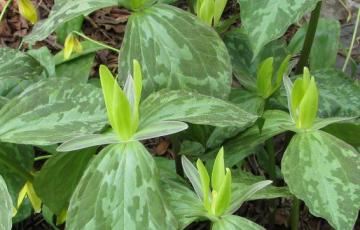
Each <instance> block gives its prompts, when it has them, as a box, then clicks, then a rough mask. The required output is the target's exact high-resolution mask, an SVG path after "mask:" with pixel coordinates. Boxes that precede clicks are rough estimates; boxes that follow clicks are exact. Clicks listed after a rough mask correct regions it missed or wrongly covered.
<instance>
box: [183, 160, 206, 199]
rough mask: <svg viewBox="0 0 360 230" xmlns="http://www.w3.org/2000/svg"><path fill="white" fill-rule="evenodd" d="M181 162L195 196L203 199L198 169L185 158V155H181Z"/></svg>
mask: <svg viewBox="0 0 360 230" xmlns="http://www.w3.org/2000/svg"><path fill="white" fill-rule="evenodd" d="M181 164H182V167H183V169H184V173H185V175H186V177H187V178H188V180H189V181H190V183H191V185H192V187H193V188H194V190H195V192H196V194H197V196H198V197H199V198H200V199H201V200H202V199H204V194H203V190H202V184H201V178H200V173H199V171H198V170H197V169H196V168H195V166H194V165H193V164H192V163H191V161H190V160H188V159H187V158H186V156H182V157H181Z"/></svg>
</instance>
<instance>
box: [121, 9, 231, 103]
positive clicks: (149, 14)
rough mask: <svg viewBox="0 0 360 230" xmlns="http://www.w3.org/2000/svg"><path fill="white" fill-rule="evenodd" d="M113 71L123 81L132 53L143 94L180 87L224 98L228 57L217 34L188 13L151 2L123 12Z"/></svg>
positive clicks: (229, 73) (227, 86)
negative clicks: (123, 23)
mask: <svg viewBox="0 0 360 230" xmlns="http://www.w3.org/2000/svg"><path fill="white" fill-rule="evenodd" d="M124 39H125V40H124V42H123V46H122V48H121V54H120V56H119V70H120V71H119V73H120V74H119V77H120V79H121V80H123V81H125V78H126V77H127V73H128V72H130V70H131V67H132V61H133V59H137V60H139V62H140V64H141V67H142V71H143V78H144V83H143V85H144V90H143V96H144V97H146V96H148V95H149V94H150V93H152V92H154V91H157V90H159V89H162V88H168V89H173V90H177V89H186V90H191V91H197V92H200V93H203V94H207V95H212V96H215V97H220V98H226V97H227V96H228V94H229V93H230V84H231V63H230V57H229V54H228V52H227V49H226V47H225V45H224V43H223V42H222V40H221V39H220V37H219V35H218V34H217V33H216V32H215V31H214V30H213V29H212V28H211V27H209V26H207V25H205V24H204V23H202V22H200V21H199V20H198V19H197V18H196V17H195V16H194V15H191V14H190V13H188V12H185V11H183V10H181V9H178V8H176V7H173V6H169V5H164V4H157V5H154V6H152V7H150V8H148V9H146V10H143V11H139V12H135V13H133V15H132V16H131V17H130V18H129V21H128V24H127V28H126V32H125V38H124Z"/></svg>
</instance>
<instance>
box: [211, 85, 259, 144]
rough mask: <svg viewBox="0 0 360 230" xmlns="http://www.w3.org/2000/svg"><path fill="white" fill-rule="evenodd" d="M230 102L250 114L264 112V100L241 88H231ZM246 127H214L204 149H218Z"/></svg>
mask: <svg viewBox="0 0 360 230" xmlns="http://www.w3.org/2000/svg"><path fill="white" fill-rule="evenodd" d="M230 102H232V103H234V104H236V105H238V106H239V107H240V108H242V109H244V110H245V111H247V112H250V113H252V114H257V115H261V114H262V113H263V110H264V105H265V100H264V99H263V98H262V97H260V96H258V95H257V94H256V93H254V92H251V91H247V90H245V89H241V88H233V89H232V90H231V93H230ZM246 128H247V127H242V128H239V127H235V126H229V127H216V128H215V129H214V130H213V132H212V133H211V135H210V136H209V138H208V139H207V142H206V147H207V148H210V149H214V148H218V147H220V146H221V144H222V143H223V142H224V141H225V140H227V139H229V138H232V137H234V136H236V135H237V134H239V133H240V132H242V131H244V130H245V129H246Z"/></svg>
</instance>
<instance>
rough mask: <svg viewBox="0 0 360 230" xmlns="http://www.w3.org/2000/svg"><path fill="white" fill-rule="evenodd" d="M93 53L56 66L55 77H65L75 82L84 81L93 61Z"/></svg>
mask: <svg viewBox="0 0 360 230" xmlns="http://www.w3.org/2000/svg"><path fill="white" fill-rule="evenodd" d="M94 58H95V54H93V53H91V54H87V55H84V56H81V57H78V58H76V59H73V60H71V61H68V62H65V63H63V64H61V65H57V66H56V76H57V77H67V78H71V79H73V80H74V81H75V82H80V83H86V82H87V81H88V79H89V77H90V72H91V69H92V66H93V63H94Z"/></svg>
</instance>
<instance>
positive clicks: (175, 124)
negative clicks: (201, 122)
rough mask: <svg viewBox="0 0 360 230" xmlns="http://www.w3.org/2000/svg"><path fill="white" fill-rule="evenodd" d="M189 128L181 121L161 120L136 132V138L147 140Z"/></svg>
mask: <svg viewBox="0 0 360 230" xmlns="http://www.w3.org/2000/svg"><path fill="white" fill-rule="evenodd" d="M187 128H188V125H187V124H186V123H184V122H181V121H160V122H157V123H153V124H150V125H149V127H145V128H144V129H142V130H139V131H138V132H137V133H135V135H134V137H133V139H134V140H146V139H151V138H156V137H162V136H167V135H171V134H174V133H178V132H181V131H183V130H185V129H187Z"/></svg>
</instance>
